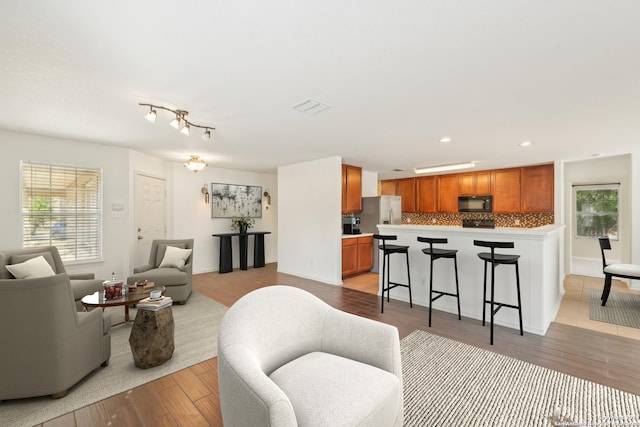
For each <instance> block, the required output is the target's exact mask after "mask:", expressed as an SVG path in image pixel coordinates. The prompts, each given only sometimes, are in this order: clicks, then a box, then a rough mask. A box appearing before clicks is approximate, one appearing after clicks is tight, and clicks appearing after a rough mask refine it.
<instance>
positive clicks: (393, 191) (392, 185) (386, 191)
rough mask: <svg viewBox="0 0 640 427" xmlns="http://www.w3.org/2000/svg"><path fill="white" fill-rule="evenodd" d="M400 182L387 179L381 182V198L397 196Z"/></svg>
mask: <svg viewBox="0 0 640 427" xmlns="http://www.w3.org/2000/svg"><path fill="white" fill-rule="evenodd" d="M397 191H398V180H397V179H387V180H384V181H380V195H381V196H397V195H398V194H397Z"/></svg>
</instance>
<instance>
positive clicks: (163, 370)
mask: <svg viewBox="0 0 640 427" xmlns="http://www.w3.org/2000/svg"><path fill="white" fill-rule="evenodd" d="M108 311H109V313H111V319H112V322H113V323H115V322H117V321H121V320H122V319H123V318H124V308H123V307H114V308H110V309H108ZM172 311H173V319H174V324H175V329H174V341H175V350H174V353H173V357H172V358H171V359H169V360H168V361H167V362H165V363H164V364H162V365H160V366H157V367H155V368H150V369H138V368H136V367H135V365H134V363H133V357H132V356H131V349H130V347H129V333H130V331H131V324H123V325H119V326H115V327H113V328H112V329H111V359H110V361H109V366H107V367H106V368H102V369H97V370H95V371H93V372H92V373H91V374H89V375H88V376H87V377H85V378H84V379H83V380H81V381H80V382H79V383H77V384H76V385H75V386H74V387H73V388H71V389H70V390H69V394H68V395H67V396H66V397H64V398H62V399H57V400H53V399H51V398H49V397H39V398H33V399H18V400H9V401H6V402H3V403H0V426H12V427H14V426H33V425H35V424H40V423H42V422H44V421H48V420H50V419H53V418H56V417H59V416H60V415H63V414H66V413H68V412H71V411H74V410H76V409H79V408H82V407H84V406H87V405H89V404H91V403H94V402H97V401H100V400H102V399H106V398H107V397H110V396H113V395H116V394H118V393H122V392H123V391H126V390H129V389H132V388H134V387H137V386H139V385H142V384H145V383H147V382H150V381H153V380H155V379H158V378H160V377H163V376H166V375H169V374H171V373H173V372H176V371H179V370H180V369H184V368H187V367H189V366H192V365H195V364H197V363H200V362H202V361H204V360H207V359H210V358H212V357H215V356H217V354H218V328H219V326H220V322H221V320H222V317H223V316H224V314H225V313H226V312H227V307H225V306H224V305H222V304H219V303H217V302H215V301H213V300H211V299H209V298H207V297H205V296H203V295H201V294H198V293H196V292H194V293H192V294H191V296H190V297H189V300H188V301H187V303H186V304H185V305H174V306H173V307H172ZM130 314H131V316H132V317H131V318H132V319H133V318H135V314H136V310H135V309H132V310H131V311H130Z"/></svg>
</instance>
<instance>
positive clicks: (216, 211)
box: [211, 183, 262, 218]
mask: <svg viewBox="0 0 640 427" xmlns="http://www.w3.org/2000/svg"><path fill="white" fill-rule="evenodd" d="M234 216H248V217H251V218H261V217H262V187H260V186H252V185H235V184H216V183H212V184H211V217H212V218H232V217H234Z"/></svg>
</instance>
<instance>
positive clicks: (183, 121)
mask: <svg viewBox="0 0 640 427" xmlns="http://www.w3.org/2000/svg"><path fill="white" fill-rule="evenodd" d="M139 105H142V106H144V107H149V112H148V113H147V114H146V115H145V116H144V117H145V118H146V119H147V120H149V121H150V122H151V123H155V122H156V116H157V113H156V109H158V110H165V111H169V112H171V113H173V114H175V115H176V116H175V117H174V118H173V120H171V121H170V122H169V125H170V126H171V127H172V128H174V129H177V130H179V131H180V132H182V133H183V134H185V135H187V136H188V135H189V133H190V131H191V128H192V127H193V128H200V129H204V133H203V134H202V139H204V140H205V141H208V140H210V139H211V131H212V130H216V128H214V127H211V126H202V125H199V124H196V123H193V122H192V121H189V120H187V116H188V115H189V112H188V111H185V110H172V109H171V108H167V107H163V106H161V105H153V104H143V103H140V104H139ZM205 166H206V164H205Z"/></svg>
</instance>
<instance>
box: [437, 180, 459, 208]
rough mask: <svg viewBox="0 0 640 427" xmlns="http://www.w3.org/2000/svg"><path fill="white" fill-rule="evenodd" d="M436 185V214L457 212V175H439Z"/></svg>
mask: <svg viewBox="0 0 640 427" xmlns="http://www.w3.org/2000/svg"><path fill="white" fill-rule="evenodd" d="M437 183H438V212H443V213H451V212H453V213H457V212H458V175H456V174H452V175H439V176H438V177H437Z"/></svg>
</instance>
